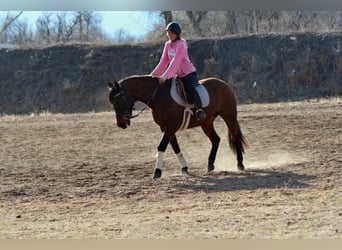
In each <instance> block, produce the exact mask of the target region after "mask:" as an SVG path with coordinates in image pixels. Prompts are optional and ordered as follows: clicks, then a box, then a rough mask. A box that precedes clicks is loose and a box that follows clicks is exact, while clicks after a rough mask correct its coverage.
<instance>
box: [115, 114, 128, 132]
mask: <svg viewBox="0 0 342 250" xmlns="http://www.w3.org/2000/svg"><path fill="white" fill-rule="evenodd" d="M116 120H117V125H118V127H120V128H122V129H125V128H127V127H128V126H130V125H131V120H130V119H127V118H126V117H125V116H121V117H117V118H116Z"/></svg>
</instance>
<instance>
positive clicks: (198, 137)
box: [0, 98, 342, 239]
mask: <svg viewBox="0 0 342 250" xmlns="http://www.w3.org/2000/svg"><path fill="white" fill-rule="evenodd" d="M239 121H240V125H241V129H242V131H243V133H244V135H245V137H246V139H247V141H248V144H249V147H248V148H247V151H246V154H245V166H246V171H244V172H239V171H237V168H236V160H235V156H234V155H233V153H232V152H231V151H230V149H229V147H228V140H227V132H226V127H225V125H224V123H223V121H222V120H221V119H217V121H216V129H217V132H218V134H219V135H220V137H221V139H222V140H221V145H220V148H219V151H218V155H217V161H216V170H215V171H214V172H213V173H210V174H208V173H206V168H207V166H206V163H207V157H208V153H209V150H210V144H209V140H208V139H207V137H206V136H205V135H204V134H203V133H202V131H201V129H200V128H195V129H191V130H187V131H182V132H179V133H178V138H179V143H180V146H181V148H182V151H183V154H184V155H185V158H186V160H187V162H188V165H189V172H190V175H189V176H182V175H181V174H180V168H179V164H178V162H177V159H176V157H175V155H174V154H173V152H172V150H171V147H168V149H167V151H166V154H165V163H164V168H163V169H164V172H163V177H162V178H161V179H159V180H152V178H151V177H152V171H153V167H154V161H155V155H156V147H157V145H158V143H159V140H160V139H161V136H162V135H161V132H160V131H159V127H158V126H157V125H156V124H154V123H153V121H152V116H151V114H150V113H149V112H148V111H147V112H145V113H143V114H142V115H140V116H139V117H138V118H136V119H134V120H133V121H132V125H131V127H129V128H128V129H126V130H122V129H120V128H118V127H116V124H115V117H114V112H104V113H87V114H70V115H62V114H50V113H45V114H40V115H30V116H2V117H0V141H1V150H0V176H1V182H0V218H1V220H0V238H1V239H9V238H10V239H24V238H39V239H40V238H48V239H50V238H55V239H61V238H77V239H78V238H82V239H84V238H112V239H119V238H126V239H138V238H139V239H141V238H155V239H156V238H163V239H165V238H167V239H175V238H182V239H187V238H195V239H199V238H224V239H227V238H243V239H246V238H258V239H270V238H271V239H279V238H281V239H283V238H296V239H297V238H339V239H341V238H342V185H341V184H342V168H341V166H342V153H341V152H342V151H341V148H342V101H341V99H340V98H333V99H324V100H310V101H305V102H296V103H294V102H289V103H275V104H250V105H240V106H239Z"/></svg>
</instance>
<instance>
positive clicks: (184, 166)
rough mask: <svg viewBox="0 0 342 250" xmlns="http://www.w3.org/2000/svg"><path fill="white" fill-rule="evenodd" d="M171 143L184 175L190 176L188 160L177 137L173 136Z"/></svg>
mask: <svg viewBox="0 0 342 250" xmlns="http://www.w3.org/2000/svg"><path fill="white" fill-rule="evenodd" d="M170 143H171V146H172V149H173V151H174V152H175V154H176V156H177V159H178V161H179V164H180V166H181V171H182V174H188V165H187V164H186V160H185V158H184V156H183V154H182V152H181V150H180V148H179V145H178V141H177V137H176V135H174V136H172V137H171V139H170Z"/></svg>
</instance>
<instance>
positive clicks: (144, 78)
mask: <svg viewBox="0 0 342 250" xmlns="http://www.w3.org/2000/svg"><path fill="white" fill-rule="evenodd" d="M150 79H152V76H151V75H131V76H127V77H125V78H123V79H121V80H120V81H119V84H120V85H121V84H122V83H123V82H125V81H127V80H142V81H146V80H150Z"/></svg>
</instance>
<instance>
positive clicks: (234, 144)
mask: <svg viewBox="0 0 342 250" xmlns="http://www.w3.org/2000/svg"><path fill="white" fill-rule="evenodd" d="M235 128H236V130H235V136H233V134H232V132H231V129H229V130H228V139H229V146H230V148H231V150H232V151H233V152H234V153H235V154H236V153H237V150H239V149H240V151H241V152H242V153H244V152H245V147H246V146H247V143H246V140H245V137H244V136H243V134H242V132H241V129H240V124H239V122H238V121H236V124H235Z"/></svg>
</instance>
